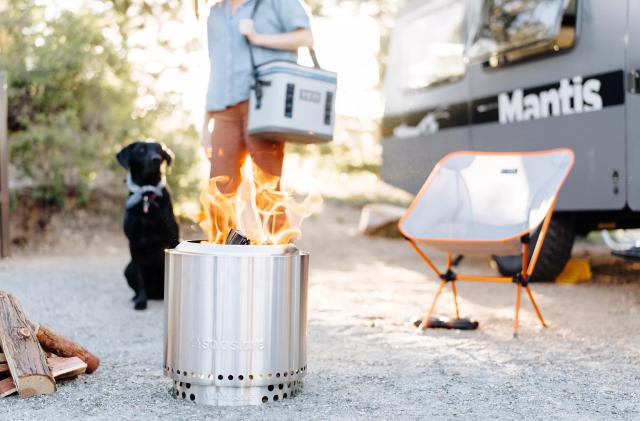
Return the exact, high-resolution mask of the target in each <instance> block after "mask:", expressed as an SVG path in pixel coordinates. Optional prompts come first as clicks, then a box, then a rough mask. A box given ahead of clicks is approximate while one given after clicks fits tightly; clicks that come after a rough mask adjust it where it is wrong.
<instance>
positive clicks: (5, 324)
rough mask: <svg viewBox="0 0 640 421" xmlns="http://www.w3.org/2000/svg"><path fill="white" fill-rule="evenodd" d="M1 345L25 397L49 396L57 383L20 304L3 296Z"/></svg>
mask: <svg viewBox="0 0 640 421" xmlns="http://www.w3.org/2000/svg"><path fill="white" fill-rule="evenodd" d="M0 344H1V345H2V350H3V352H4V355H5V358H6V359H7V364H8V365H9V369H10V371H11V377H12V378H13V382H14V384H15V386H16V389H17V390H18V393H19V394H20V396H21V397H29V396H34V395H48V394H51V393H53V392H55V391H56V382H55V380H54V379H53V376H52V375H51V370H49V366H48V365H47V359H46V356H45V355H44V351H42V348H41V347H40V344H39V343H38V340H37V339H36V336H35V334H34V333H33V330H32V329H31V325H30V324H29V321H28V320H27V318H26V317H25V315H24V312H23V311H22V307H21V306H20V303H18V301H17V300H16V299H15V298H14V297H13V296H11V295H10V294H7V293H5V292H0Z"/></svg>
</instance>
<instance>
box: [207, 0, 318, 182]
mask: <svg viewBox="0 0 640 421" xmlns="http://www.w3.org/2000/svg"><path fill="white" fill-rule="evenodd" d="M254 8H256V10H255V13H254ZM252 16H253V19H252ZM207 39H208V53H209V61H210V65H211V68H210V76H209V86H208V89H207V97H206V113H205V119H204V124H203V128H202V142H203V144H204V146H205V148H206V149H208V155H209V159H210V161H211V172H210V176H211V177H212V178H213V177H221V176H226V177H224V178H221V179H219V180H220V181H218V182H217V184H218V188H219V189H220V191H221V192H223V193H225V194H233V193H234V192H235V191H236V189H237V187H238V185H239V184H240V181H241V175H240V168H241V167H242V165H243V163H244V161H245V158H246V157H247V154H248V155H250V156H251V159H252V160H253V162H254V163H255V165H256V166H257V167H258V168H259V169H260V170H262V171H263V172H265V173H266V174H267V175H269V176H274V177H280V176H281V175H282V163H283V159H284V143H283V142H279V141H278V140H277V139H273V140H264V139H258V138H256V137H252V136H250V135H249V134H248V133H247V129H246V128H247V118H248V113H249V102H248V99H249V94H250V91H251V86H252V85H253V82H254V81H253V68H252V65H251V56H250V50H249V43H251V44H252V48H253V54H254V57H255V63H256V64H257V65H259V64H261V63H265V62H268V61H272V60H290V61H297V50H298V48H300V47H311V46H312V45H313V35H312V33H311V29H310V24H309V17H308V15H307V13H306V11H305V9H304V8H303V6H302V4H301V3H300V0H221V1H218V2H217V3H216V4H214V5H213V6H211V8H210V10H209V16H208V18H207ZM211 119H213V121H214V125H213V131H210V129H209V126H210V125H209V123H210V120H211Z"/></svg>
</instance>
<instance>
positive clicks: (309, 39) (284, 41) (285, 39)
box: [240, 19, 313, 51]
mask: <svg viewBox="0 0 640 421" xmlns="http://www.w3.org/2000/svg"><path fill="white" fill-rule="evenodd" d="M240 33H241V34H242V35H245V36H246V37H247V38H248V39H249V42H250V43H251V44H253V45H256V46H258V47H265V48H273V49H276V50H290V51H296V50H297V49H298V48H300V47H313V34H312V33H311V30H310V29H306V28H300V29H296V30H294V31H292V32H285V33H282V34H259V33H257V32H256V29H255V27H254V25H253V21H252V20H251V19H244V22H242V23H241V25H240Z"/></svg>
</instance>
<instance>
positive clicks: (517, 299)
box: [513, 284, 522, 338]
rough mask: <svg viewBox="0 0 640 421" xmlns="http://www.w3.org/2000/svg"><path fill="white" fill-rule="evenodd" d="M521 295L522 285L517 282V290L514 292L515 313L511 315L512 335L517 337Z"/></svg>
mask: <svg viewBox="0 0 640 421" xmlns="http://www.w3.org/2000/svg"><path fill="white" fill-rule="evenodd" d="M521 295H522V285H520V284H518V285H517V292H516V309H515V315H514V317H513V337H514V338H515V337H517V336H518V324H519V323H518V322H519V317H520V296H521Z"/></svg>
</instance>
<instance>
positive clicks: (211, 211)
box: [200, 158, 322, 244]
mask: <svg viewBox="0 0 640 421" xmlns="http://www.w3.org/2000/svg"><path fill="white" fill-rule="evenodd" d="M240 173H241V176H242V181H241V183H240V185H239V186H238V188H237V190H236V192H235V193H232V194H225V193H223V192H221V191H220V189H219V188H218V185H219V184H220V185H224V184H225V183H226V182H228V181H229V178H228V177H226V176H221V177H214V178H211V179H210V180H209V186H208V188H207V189H205V190H204V191H203V192H202V194H201V195H200V202H201V203H202V206H203V208H204V209H203V213H202V217H203V219H202V221H201V222H200V226H201V227H202V229H203V230H204V232H205V233H206V234H207V237H208V238H207V240H208V242H209V243H213V244H224V242H225V240H226V238H227V235H228V234H229V231H230V230H232V229H237V230H239V231H240V232H241V233H242V234H243V235H245V236H246V237H247V238H249V239H250V240H251V244H289V243H291V242H293V241H295V240H296V239H298V238H300V237H301V236H302V231H301V230H300V226H301V225H302V221H303V220H304V219H305V218H306V217H308V216H310V215H311V214H312V213H314V212H315V211H316V210H317V209H318V208H319V207H320V206H321V205H322V198H321V197H320V196H319V195H317V194H311V195H309V196H307V197H306V198H305V199H304V201H303V202H296V200H295V199H294V198H293V196H292V194H291V193H290V192H287V191H283V190H282V189H281V188H280V177H275V176H271V175H269V174H267V173H265V172H264V171H262V170H260V168H258V167H257V166H256V165H254V164H253V162H252V161H251V159H250V158H247V159H246V161H245V164H244V165H243V166H242V168H241V171H240Z"/></svg>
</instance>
